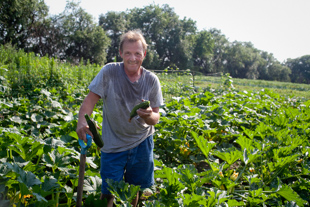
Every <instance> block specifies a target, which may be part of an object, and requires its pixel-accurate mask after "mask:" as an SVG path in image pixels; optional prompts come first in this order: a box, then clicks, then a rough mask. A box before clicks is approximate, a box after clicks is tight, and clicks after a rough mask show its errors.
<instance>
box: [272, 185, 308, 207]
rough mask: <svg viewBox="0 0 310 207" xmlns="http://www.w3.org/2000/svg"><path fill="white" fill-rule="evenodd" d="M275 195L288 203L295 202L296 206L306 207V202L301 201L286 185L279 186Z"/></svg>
mask: <svg viewBox="0 0 310 207" xmlns="http://www.w3.org/2000/svg"><path fill="white" fill-rule="evenodd" d="M276 193H277V194H279V195H281V196H282V197H283V198H285V199H286V200H288V201H294V202H296V203H297V205H298V206H305V205H308V202H307V201H305V200H303V199H302V198H301V197H300V196H299V195H298V194H297V193H296V192H295V191H294V190H293V189H292V188H290V187H289V186H287V185H282V186H279V189H278V190H277V191H276Z"/></svg>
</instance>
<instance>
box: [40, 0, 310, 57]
mask: <svg viewBox="0 0 310 207" xmlns="http://www.w3.org/2000/svg"><path fill="white" fill-rule="evenodd" d="M44 1H45V3H46V4H47V5H48V6H49V9H50V10H49V13H50V14H59V13H60V12H62V11H63V10H64V8H65V5H66V1H65V0H44ZM75 2H80V6H81V7H82V8H83V9H85V11H86V12H87V13H89V14H91V15H92V16H93V17H94V18H95V21H98V17H99V15H100V14H106V13H107V12H108V11H126V10H127V9H132V8H135V7H138V8H143V7H145V6H148V5H150V4H156V5H159V6H162V5H163V4H168V5H169V6H170V7H172V8H174V12H175V13H176V14H177V15H178V16H179V17H180V19H183V18H184V17H186V18H190V19H192V20H194V21H196V25H197V28H198V30H199V31H201V30H203V29H206V30H209V29H210V28H216V29H219V30H221V32H222V34H224V35H225V36H226V38H228V40H229V41H230V42H233V41H235V40H237V41H240V42H251V43H252V44H253V45H254V47H255V48H257V49H259V50H262V51H266V52H268V53H272V54H273V55H274V57H275V58H276V59H277V60H279V61H280V62H283V61H284V60H286V59H287V58H298V57H301V56H304V55H310V12H309V11H310V0H189V1H186V0H184V1H182V0H135V1H130V0H112V1H108V3H107V1H105V0H79V1H78V0H75Z"/></svg>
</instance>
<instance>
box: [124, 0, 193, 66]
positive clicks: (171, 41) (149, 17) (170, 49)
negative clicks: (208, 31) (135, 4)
mask: <svg viewBox="0 0 310 207" xmlns="http://www.w3.org/2000/svg"><path fill="white" fill-rule="evenodd" d="M128 19H129V28H128V29H140V30H141V31H142V32H143V34H144V36H145V38H146V41H147V42H148V44H149V51H150V54H153V55H155V56H154V57H155V59H156V60H159V62H160V64H159V65H157V66H156V68H155V69H159V68H165V67H167V66H170V65H176V66H177V67H179V68H183V69H185V68H187V67H188V66H189V65H191V64H190V61H191V60H192V50H191V43H190V42H189V40H190V39H188V37H189V36H190V35H192V34H195V33H196V30H197V29H196V23H195V22H194V21H192V20H191V19H186V18H184V19H183V20H179V16H177V15H176V13H175V12H174V11H173V9H172V8H170V7H169V6H168V5H163V6H162V7H159V6H158V5H149V6H146V7H145V8H134V9H132V10H130V13H129V14H128Z"/></svg>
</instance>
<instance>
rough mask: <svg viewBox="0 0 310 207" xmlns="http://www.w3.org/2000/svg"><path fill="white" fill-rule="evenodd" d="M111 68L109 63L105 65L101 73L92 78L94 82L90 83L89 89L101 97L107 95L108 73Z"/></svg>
mask: <svg viewBox="0 0 310 207" xmlns="http://www.w3.org/2000/svg"><path fill="white" fill-rule="evenodd" d="M108 70H109V65H105V66H104V67H103V68H102V69H101V70H100V71H99V73H98V74H97V75H96V77H95V78H94V79H93V80H92V82H91V83H90V85H89V86H88V89H89V90H90V91H91V92H93V93H95V94H97V95H99V96H100V97H101V98H104V97H105V93H106V90H107V86H108V83H107V77H108V76H107V73H108Z"/></svg>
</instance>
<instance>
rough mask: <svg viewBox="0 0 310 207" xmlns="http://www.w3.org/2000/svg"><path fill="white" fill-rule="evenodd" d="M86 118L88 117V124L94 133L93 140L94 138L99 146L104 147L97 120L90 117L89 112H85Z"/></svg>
mask: <svg viewBox="0 0 310 207" xmlns="http://www.w3.org/2000/svg"><path fill="white" fill-rule="evenodd" d="M85 119H86V121H87V124H88V126H89V130H90V131H91V133H92V134H93V140H94V142H95V144H96V145H97V146H98V147H100V148H102V147H103V141H102V139H101V137H100V136H99V133H98V129H97V126H96V124H95V122H94V121H92V120H91V119H90V117H89V116H88V114H85Z"/></svg>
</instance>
